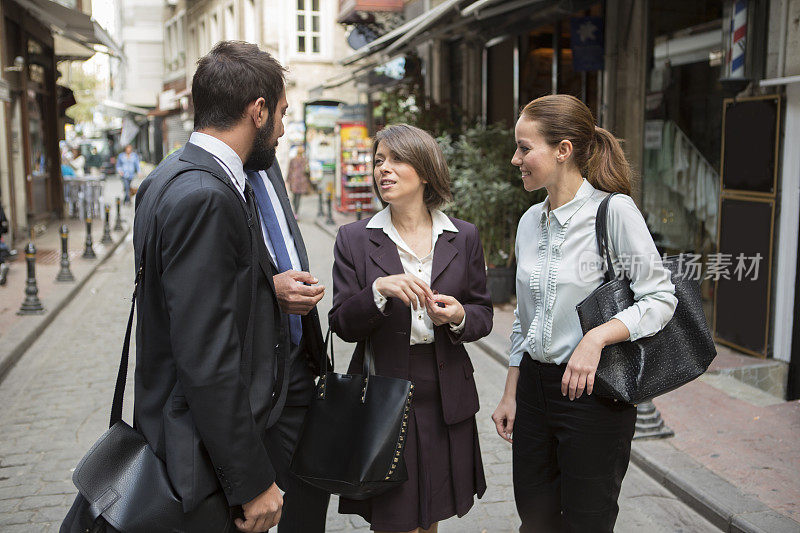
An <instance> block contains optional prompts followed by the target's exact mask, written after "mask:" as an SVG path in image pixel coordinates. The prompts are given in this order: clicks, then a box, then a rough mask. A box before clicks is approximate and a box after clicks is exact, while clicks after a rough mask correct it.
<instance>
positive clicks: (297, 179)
mask: <svg viewBox="0 0 800 533" xmlns="http://www.w3.org/2000/svg"><path fill="white" fill-rule="evenodd" d="M305 153H306V150H305V148H303V147H302V146H298V147H297V153H296V154H295V156H294V157H293V158H292V159H291V160H290V161H289V173H288V175H287V181H288V182H289V190H290V191H292V207H293V208H294V216H295V218H297V215H298V214H299V213H300V200H301V199H302V198H303V196H304V195H306V194H308V193H309V192H311V191H310V189H311V181H310V180H309V176H308V159H306V157H305Z"/></svg>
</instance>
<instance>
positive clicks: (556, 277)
mask: <svg viewBox="0 0 800 533" xmlns="http://www.w3.org/2000/svg"><path fill="white" fill-rule="evenodd" d="M606 196H608V193H607V192H604V191H600V190H597V189H595V188H594V187H592V185H591V184H590V183H589V182H588V181H586V179H584V180H583V183H582V184H581V186H580V188H579V189H578V192H577V193H576V194H575V198H573V199H572V200H571V201H569V202H567V203H566V204H564V205H562V206H561V207H559V208H558V209H554V210H553V211H549V198H548V199H546V200H545V201H544V202H542V203H539V204H536V205H534V206H533V207H531V208H530V209H528V211H526V212H525V214H524V215H523V216H522V218H521V219H520V221H519V227H518V229H517V240H516V256H517V277H516V287H517V308H516V309H515V310H514V317H515V320H514V325H513V327H512V331H511V354H510V358H509V365H510V366H519V364H520V362H521V361H522V357H523V354H524V353H526V352H527V353H528V354H530V356H531V357H532V358H533V359H534V360H536V361H541V362H544V363H556V364H561V363H565V362H567V361H568V360H569V357H570V355H572V352H573V351H574V350H575V348H576V347H577V346H578V343H579V342H580V340H581V339H582V338H583V332H582V330H581V326H580V322H579V321H578V313H577V311H576V310H575V306H576V305H577V304H578V303H580V302H581V301H582V300H583V299H584V298H586V297H587V296H588V295H589V294H590V293H591V292H592V291H593V290H594V289H595V288H597V287H598V286H600V285H601V284H602V282H603V273H604V270H603V267H604V261H603V260H602V259H601V258H600V255H599V252H598V250H597V241H596V239H595V218H596V215H597V208H598V206H599V205H600V202H601V201H602V200H603V199H604V198H605V197H606ZM608 235H609V240H610V252H611V259H612V261H614V264H615V269H616V270H617V271H619V269H620V265H621V266H622V268H624V271H625V274H626V275H627V277H628V279H630V280H631V289H632V291H633V295H634V304H633V305H632V306H630V307H629V308H627V309H624V310H622V311H621V312H619V313H618V314H617V315H615V316H614V318H617V319H619V320H620V321H621V322H622V323H623V324H625V326H626V327H627V328H628V331H629V332H630V340H637V339H640V338H642V337H649V336H650V335H653V334H655V333H657V332H658V331H660V330H661V329H662V328H663V327H664V326H665V325H666V324H667V322H669V320H670V319H671V318H672V315H673V313H674V312H675V306H676V305H677V303H678V301H677V299H676V298H675V286H674V285H673V284H672V282H671V281H670V272H669V270H667V269H666V268H664V266H663V264H662V262H661V257H660V256H659V254H658V250H656V246H655V244H654V243H653V238H652V237H651V236H650V232H649V231H648V229H647V225H646V224H645V221H644V218H643V217H642V214H641V213H640V212H639V209H638V208H637V207H636V204H635V203H634V202H633V200H632V199H631V198H630V197H629V196H626V195H622V194H618V195H616V196H614V197H613V198H612V199H611V201H610V202H609V206H608ZM617 273H618V274H619V272H617Z"/></svg>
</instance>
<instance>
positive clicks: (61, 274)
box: [56, 224, 75, 281]
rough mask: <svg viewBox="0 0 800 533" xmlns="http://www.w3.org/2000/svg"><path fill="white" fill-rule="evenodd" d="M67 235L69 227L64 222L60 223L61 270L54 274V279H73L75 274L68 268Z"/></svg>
mask: <svg viewBox="0 0 800 533" xmlns="http://www.w3.org/2000/svg"><path fill="white" fill-rule="evenodd" d="M67 237H69V228H68V227H67V225H66V224H62V225H61V270H59V271H58V275H56V281H75V276H73V275H72V271H71V270H70V269H69V252H68V251H67Z"/></svg>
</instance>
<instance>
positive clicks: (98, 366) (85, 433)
mask: <svg viewBox="0 0 800 533" xmlns="http://www.w3.org/2000/svg"><path fill="white" fill-rule="evenodd" d="M305 208H306V210H305V211H304V218H301V228H302V230H303V232H304V235H305V239H306V243H307V248H308V250H309V252H310V256H311V257H310V259H311V265H312V273H314V274H315V275H316V276H317V277H318V278H320V280H321V282H322V283H323V284H324V285H325V286H326V289H327V293H326V296H325V298H324V299H323V301H322V303H321V306H320V307H321V308H320V315H321V316H322V317H323V327H324V322H325V317H326V315H327V311H328V308H329V307H330V304H331V296H330V291H331V290H332V287H331V282H330V278H331V264H332V248H333V242H332V239H331V238H330V236H328V235H327V234H326V233H324V232H323V231H321V230H320V229H319V228H317V227H316V226H314V225H313V223H311V221H312V219H311V216H310V215H311V213H312V212H313V209H314V208H315V206H314V205H313V203H312V202H311V201H307V202H306V206H305ZM306 214H307V216H306ZM132 265H133V257H132V247H131V244H130V236H129V237H128V242H126V243H123V245H122V246H121V247H120V248H119V249H118V250H117V251H116V253H115V254H114V256H113V257H111V258H110V259H109V261H108V262H107V263H106V264H105V265H103V266H102V267H101V268H100V269H99V270H98V271H97V272H96V273H95V275H94V276H93V277H92V278H91V279H90V280H89V282H88V283H87V284H86V286H85V287H84V289H83V290H82V291H81V292H80V294H78V296H77V297H76V298H75V299H74V300H73V301H72V302H71V303H70V304H69V305H68V306H67V308H66V309H65V310H64V311H63V312H62V314H61V315H59V316H58V317H57V318H56V319H55V320H54V322H53V323H52V324H51V325H50V326H49V327H48V328H47V329H46V330H45V332H44V333H43V334H42V335H41V337H40V338H39V339H38V340H37V341H36V342H35V343H34V344H33V345H32V346H31V348H30V349H29V350H28V351H27V353H25V354H24V356H23V357H22V359H21V360H20V361H19V363H17V365H16V367H14V368H13V369H12V370H11V371H10V372H9V374H8V375H7V376H6V378H5V380H4V381H3V382H2V383H0V405H2V406H3V408H2V410H0V531H2V532H9V533H11V532H30V531H57V529H58V525H59V524H60V521H61V519H62V518H63V516H64V514H65V513H66V510H67V507H68V506H69V504H70V503H71V501H72V499H73V498H74V495H75V492H76V490H75V488H74V486H73V485H72V482H71V474H72V469H73V468H74V466H75V465H76V463H77V461H78V460H79V459H80V457H81V456H82V455H83V453H84V452H85V451H86V450H87V449H88V448H89V446H90V445H91V444H92V443H93V442H94V441H95V439H96V438H97V437H98V436H99V435H100V434H101V433H102V432H103V431H104V430H105V428H106V427H107V423H108V415H109V409H110V402H111V396H112V390H113V384H114V383H113V382H114V376H115V372H116V366H117V364H118V361H119V352H120V347H121V342H122V338H123V335H124V328H125V321H126V318H127V313H128V310H129V305H130V294H131V291H132V273H133V266H132ZM0 342H2V339H0ZM336 348H337V355H338V358H337V361H338V362H337V367H338V368H337V370H339V371H342V370H343V369H344V367H345V366H346V364H347V362H348V359H349V352H350V349H351V347H350V346H348V345H346V344H345V343H343V342H341V341H339V342H337V344H336ZM469 351H470V354H471V356H472V358H473V362H474V366H475V369H476V373H475V376H476V381H477V384H478V391H479V394H480V398H481V405H482V409H481V411H480V413H479V414H478V427H479V429H480V438H481V447H482V451H483V461H484V465H485V469H486V477H487V482H488V484H489V489H488V491H487V493H486V495H485V496H484V497H483V498H482V499H481V500H479V501H477V502H476V505H475V506H474V508H473V509H472V510H471V511H470V512H469V514H467V515H466V516H465V517H464V518H461V519H457V518H455V519H450V520H447V521H446V522H444V523H442V525H441V527H440V531H442V532H444V533H452V532H456V531H459V532H460V531H466V532H492V533H494V532H497V533H505V532H511V531H515V530H516V528H517V527H518V525H519V522H518V518H517V515H516V510H515V507H514V503H513V491H512V484H511V448H510V445H508V444H507V443H505V442H504V441H502V440H501V439H500V438H498V437H497V435H496V433H495V431H494V426H493V424H492V422H491V420H490V418H489V417H490V414H491V412H492V410H493V409H494V407H495V405H496V403H497V401H498V399H499V398H500V394H501V392H502V388H503V384H504V381H505V368H503V367H502V366H501V365H499V364H498V363H497V362H496V361H495V360H493V359H491V358H490V357H488V356H487V355H486V354H485V353H484V352H483V351H482V350H481V349H479V348H478V347H476V346H472V347H470V348H469ZM131 364H133V361H131ZM131 370H132V368H131ZM132 384H133V375H132V371H131V372H130V373H129V380H128V396H127V397H126V402H127V403H126V406H125V418H126V419H127V420H128V421H130V412H131V406H132V401H133V397H132V393H131V387H132ZM620 506H621V513H620V517H619V520H618V523H617V525H618V527H617V531H623V532H634V531H635V532H637V533H640V532H642V531H647V532H648V533H649V532H660V531H664V532H668V531H669V532H673V531H692V532H702V531H718V530H717V529H715V528H714V527H713V526H711V524H710V523H709V522H707V521H706V520H705V519H703V518H702V517H700V516H699V515H698V514H697V513H695V512H694V511H692V510H691V509H689V508H688V507H686V506H685V505H684V504H683V503H681V502H680V501H679V500H677V499H676V498H675V497H674V496H673V495H672V494H671V493H669V492H668V491H667V490H666V489H664V488H663V487H662V486H660V485H659V484H657V483H656V482H655V481H653V480H652V479H651V478H649V477H648V476H646V475H645V474H644V473H643V472H642V471H641V470H639V469H637V468H636V467H634V466H633V465H632V466H631V467H630V468H629V470H628V475H627V476H626V479H625V483H624V484H623V488H622V497H621V502H620ZM336 508H337V505H336V499H335V498H334V499H333V500H332V503H331V506H330V509H329V515H328V530H329V531H347V532H361V531H368V530H369V529H368V526H367V525H366V524H365V523H364V522H363V521H362V520H361V519H360V518H354V517H345V516H341V515H338V514H337V512H336Z"/></svg>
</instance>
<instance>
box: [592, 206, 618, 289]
mask: <svg viewBox="0 0 800 533" xmlns="http://www.w3.org/2000/svg"><path fill="white" fill-rule="evenodd" d="M616 194H617V193H615V192H612V193H610V194H609V195H608V196H606V197H605V198H603V201H602V202H600V206H599V207H598V208H597V216H596V217H595V221H594V232H595V239H596V240H597V248H598V250H599V251H600V257H602V258H604V259H605V261H606V273H605V279H606V281H609V280H612V279H615V278H616V277H617V275H616V272H614V264H613V263H612V262H611V254H610V252H609V250H608V242H609V241H608V203H609V201H610V200H611V197H612V196H614V195H616Z"/></svg>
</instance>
